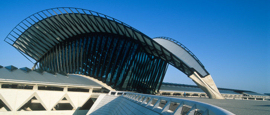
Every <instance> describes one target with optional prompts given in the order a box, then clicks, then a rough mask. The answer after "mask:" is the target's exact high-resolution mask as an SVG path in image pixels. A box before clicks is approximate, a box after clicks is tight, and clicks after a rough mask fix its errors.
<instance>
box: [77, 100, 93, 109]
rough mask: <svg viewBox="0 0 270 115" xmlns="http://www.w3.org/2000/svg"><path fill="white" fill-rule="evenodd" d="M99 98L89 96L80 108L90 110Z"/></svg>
mask: <svg viewBox="0 0 270 115" xmlns="http://www.w3.org/2000/svg"><path fill="white" fill-rule="evenodd" d="M96 100H97V98H89V99H88V100H87V101H86V102H85V103H84V104H83V106H82V107H80V109H79V110H89V109H90V108H91V107H92V106H93V104H94V103H95V101H96Z"/></svg>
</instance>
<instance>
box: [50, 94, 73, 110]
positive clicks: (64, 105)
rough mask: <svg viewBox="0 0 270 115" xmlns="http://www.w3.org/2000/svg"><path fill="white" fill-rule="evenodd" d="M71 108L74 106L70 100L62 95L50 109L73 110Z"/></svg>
mask: <svg viewBox="0 0 270 115" xmlns="http://www.w3.org/2000/svg"><path fill="white" fill-rule="evenodd" d="M73 108H74V107H73V106H72V105H71V104H70V100H69V99H68V98H66V97H64V98H62V99H61V100H60V101H59V102H58V103H57V104H56V105H55V106H54V107H53V108H52V111H56V110H73Z"/></svg>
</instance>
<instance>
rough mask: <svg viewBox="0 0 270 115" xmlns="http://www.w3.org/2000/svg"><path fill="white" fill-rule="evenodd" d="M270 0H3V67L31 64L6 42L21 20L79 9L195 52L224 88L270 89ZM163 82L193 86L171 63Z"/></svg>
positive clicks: (0, 22)
mask: <svg viewBox="0 0 270 115" xmlns="http://www.w3.org/2000/svg"><path fill="white" fill-rule="evenodd" d="M269 6H270V2H269V0H224V1H221V0H220V1H216V0H193V1H190V0H147V1H145V0H76V1H75V0H74V1H71V0H51V1H50V0H46V1H45V0H0V16H1V18H0V65H2V66H8V65H14V66H16V67H18V68H21V67H29V68H31V67H32V66H33V64H32V63H31V62H30V61H28V60H27V59H26V58H25V57H23V56H22V55H21V54H20V53H19V52H18V51H17V50H16V49H15V48H13V47H12V46H10V45H8V44H7V43H6V42H4V39H5V37H6V36H7V35H8V34H9V32H10V31H11V30H12V29H13V28H14V27H15V26H16V25H17V24H18V23H20V21H22V20H23V19H25V18H27V17H28V16H30V15H32V14H34V13H36V12H39V11H41V10H44V9H49V8H55V7H76V8H83V9H88V10H92V11H96V12H100V13H102V14H106V15H108V16H111V17H114V18H116V19H118V20H121V21H122V22H124V23H126V24H128V25H130V26H132V27H134V28H136V29H138V30H139V31H141V32H143V33H144V34H146V35H148V36H149V37H151V38H154V37H158V36H166V37H170V38H173V39H175V40H177V41H179V42H180V43H182V44H183V45H185V46H186V47H187V48H188V49H189V50H191V51H192V52H193V53H194V54H195V55H196V56H197V57H198V59H199V60H200V61H201V62H202V63H203V65H204V66H205V68H206V70H207V71H208V72H209V73H210V74H211V76H212V78H213V79H214V81H215V83H216V85H217V86H218V87H222V88H232V89H241V90H250V91H255V92H258V93H270V29H269V28H270V8H269ZM164 82H172V83H181V84H191V85H195V84H194V83H193V81H192V80H191V79H190V78H188V77H187V76H186V75H184V74H183V73H182V72H180V71H178V70H177V69H175V68H174V67H172V66H169V68H168V71H167V73H166V76H165V78H164Z"/></svg>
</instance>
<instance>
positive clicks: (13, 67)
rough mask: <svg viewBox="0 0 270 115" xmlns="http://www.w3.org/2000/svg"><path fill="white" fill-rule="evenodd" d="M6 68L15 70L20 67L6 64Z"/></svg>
mask: <svg viewBox="0 0 270 115" xmlns="http://www.w3.org/2000/svg"><path fill="white" fill-rule="evenodd" d="M5 68H6V69H7V70H9V71H14V70H16V69H18V68H17V67H15V66H13V65H10V66H6V67H5Z"/></svg>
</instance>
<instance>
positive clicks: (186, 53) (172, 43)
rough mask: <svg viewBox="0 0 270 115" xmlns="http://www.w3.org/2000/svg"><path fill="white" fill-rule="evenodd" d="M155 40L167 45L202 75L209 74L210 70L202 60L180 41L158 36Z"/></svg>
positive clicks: (164, 45) (167, 47)
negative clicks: (207, 69)
mask: <svg viewBox="0 0 270 115" xmlns="http://www.w3.org/2000/svg"><path fill="white" fill-rule="evenodd" d="M154 41H156V42H157V43H159V44H160V45H162V46H163V47H165V48H166V49H167V50H169V51H170V52H171V53H173V54H174V55H175V56H177V57H178V58H179V59H181V60H182V61H183V62H184V63H186V64H187V65H188V66H189V67H190V68H194V69H195V70H196V71H197V72H198V73H199V74H201V75H202V76H206V75H208V72H207V71H206V69H205V68H204V66H203V64H202V63H201V62H200V60H199V59H198V58H197V57H196V56H195V55H194V54H193V53H192V52H191V51H190V50H189V49H188V48H187V47H186V46H184V45H183V44H181V43H180V42H178V41H176V40H174V39H172V38H168V37H156V38H154Z"/></svg>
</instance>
